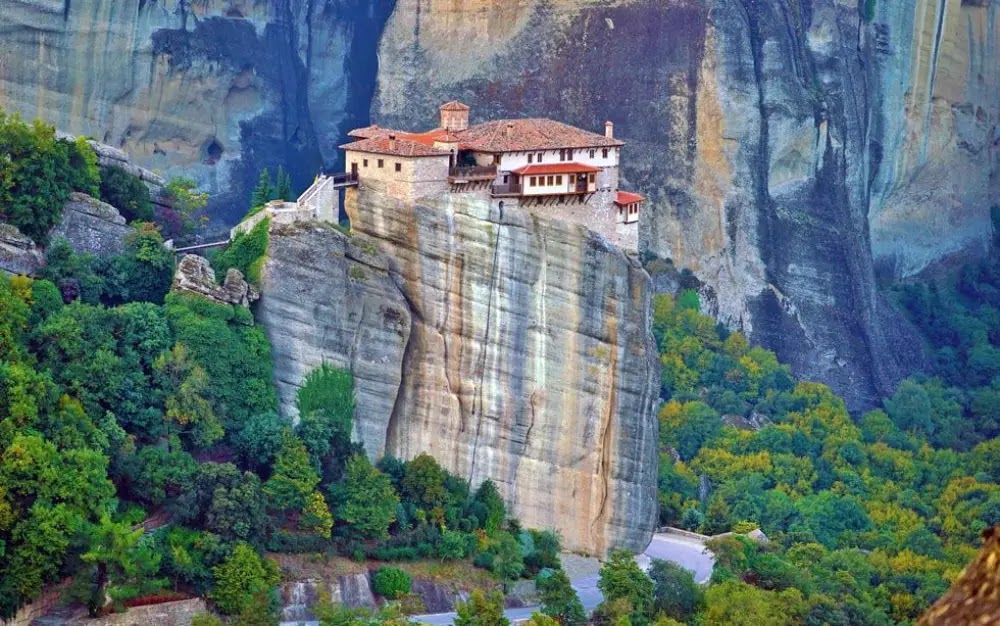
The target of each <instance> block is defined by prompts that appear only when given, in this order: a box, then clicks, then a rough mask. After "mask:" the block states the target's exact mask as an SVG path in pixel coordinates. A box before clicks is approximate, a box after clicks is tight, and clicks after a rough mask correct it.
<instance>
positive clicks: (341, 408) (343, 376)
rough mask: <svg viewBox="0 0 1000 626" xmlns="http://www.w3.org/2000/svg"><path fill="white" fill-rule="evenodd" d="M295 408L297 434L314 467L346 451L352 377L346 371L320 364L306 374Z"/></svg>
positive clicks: (351, 408)
mask: <svg viewBox="0 0 1000 626" xmlns="http://www.w3.org/2000/svg"><path fill="white" fill-rule="evenodd" d="M296 405H297V408H298V410H299V415H300V416H301V420H300V422H299V426H298V428H297V433H298V435H299V437H300V438H301V439H302V441H303V443H305V446H306V449H308V450H309V456H310V458H312V460H313V462H314V463H315V464H316V465H317V467H318V466H320V465H321V463H322V461H323V459H324V458H326V457H327V455H329V454H330V452H331V451H332V450H334V451H339V450H343V449H345V448H346V446H347V444H348V443H349V442H350V439H351V428H352V424H353V420H354V377H353V375H352V374H351V372H350V371H349V370H346V369H343V368H336V367H332V366H331V365H329V364H327V363H324V364H322V365H320V366H319V367H317V368H316V369H314V370H313V371H311V372H309V373H308V374H307V375H306V378H305V380H304V381H303V383H302V387H300V388H299V392H298V395H297V397H296Z"/></svg>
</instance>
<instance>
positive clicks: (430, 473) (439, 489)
mask: <svg viewBox="0 0 1000 626" xmlns="http://www.w3.org/2000/svg"><path fill="white" fill-rule="evenodd" d="M447 477H448V476H447V472H445V470H444V469H443V468H442V467H441V466H440V465H438V462H437V460H436V459H435V458H434V457H432V456H431V455H429V454H427V453H422V454H419V455H418V456H417V457H416V458H414V459H413V460H412V461H410V462H409V463H407V464H406V475H405V476H403V481H402V484H401V487H402V489H403V495H404V496H405V498H406V499H407V500H409V501H411V502H413V503H414V504H416V505H417V506H420V507H423V508H425V509H427V510H430V509H434V508H441V507H444V504H445V498H446V497H447V495H448V491H447V489H445V486H444V483H445V479H447Z"/></svg>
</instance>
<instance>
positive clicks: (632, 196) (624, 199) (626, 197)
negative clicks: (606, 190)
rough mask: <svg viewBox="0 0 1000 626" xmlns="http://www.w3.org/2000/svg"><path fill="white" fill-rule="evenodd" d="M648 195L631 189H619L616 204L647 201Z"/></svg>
mask: <svg viewBox="0 0 1000 626" xmlns="http://www.w3.org/2000/svg"><path fill="white" fill-rule="evenodd" d="M645 200H646V197H645V196H643V195H642V194H638V193H633V192H631V191H619V192H618V193H617V195H616V196H615V204H622V205H625V204H635V203H636V202H645Z"/></svg>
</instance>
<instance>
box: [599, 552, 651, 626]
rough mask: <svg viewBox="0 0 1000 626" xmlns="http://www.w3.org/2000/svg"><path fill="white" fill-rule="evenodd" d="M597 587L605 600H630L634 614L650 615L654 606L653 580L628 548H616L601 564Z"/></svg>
mask: <svg viewBox="0 0 1000 626" xmlns="http://www.w3.org/2000/svg"><path fill="white" fill-rule="evenodd" d="M597 588H598V589H600V590H601V593H603V594H604V601H605V602H613V601H615V600H618V599H620V598H623V599H625V600H628V602H629V603H630V604H631V606H632V609H633V611H634V614H635V615H637V616H644V617H648V616H649V615H650V613H651V609H652V607H653V593H654V586H653V581H652V580H650V578H649V576H647V575H646V574H645V572H643V571H642V570H641V569H640V568H639V565H638V564H637V563H636V562H635V556H633V555H632V553H631V552H628V551H627V550H615V551H613V552H612V553H611V554H610V555H608V560H607V561H605V562H604V565H602V566H601V572H600V578H599V579H598V581H597Z"/></svg>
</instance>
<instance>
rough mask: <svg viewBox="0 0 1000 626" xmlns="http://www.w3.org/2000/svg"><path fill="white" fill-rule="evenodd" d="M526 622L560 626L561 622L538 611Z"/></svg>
mask: <svg viewBox="0 0 1000 626" xmlns="http://www.w3.org/2000/svg"><path fill="white" fill-rule="evenodd" d="M524 623H525V624H530V625H531V626H559V622H557V621H556V620H554V619H552V618H551V617H549V616H548V615H546V614H544V613H538V612H535V613H532V614H531V618H529V619H528V621H526V622H524Z"/></svg>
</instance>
